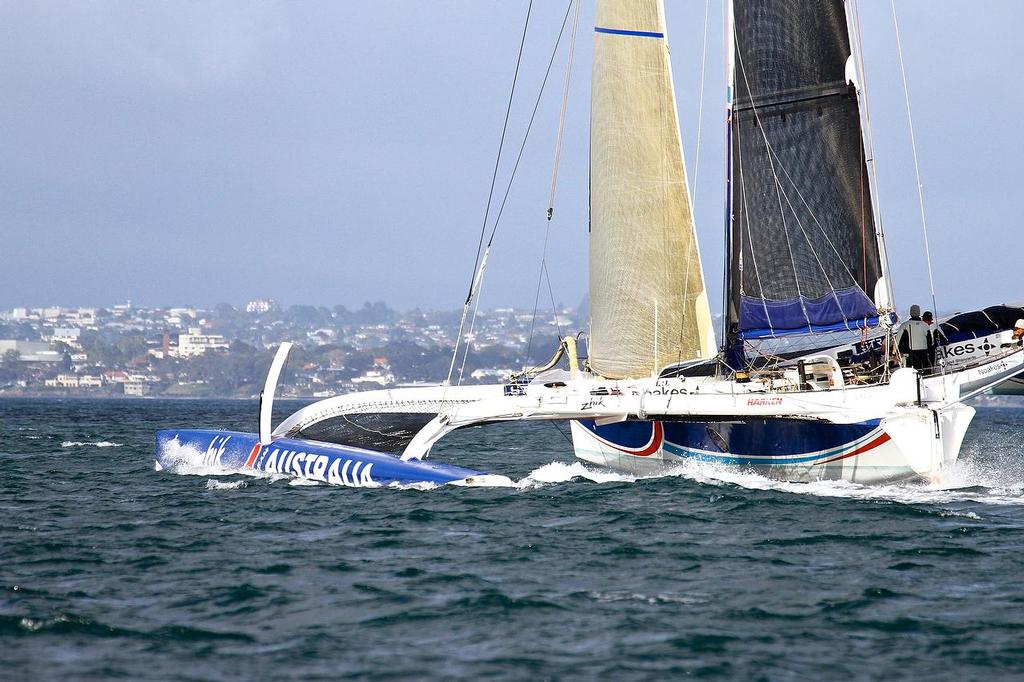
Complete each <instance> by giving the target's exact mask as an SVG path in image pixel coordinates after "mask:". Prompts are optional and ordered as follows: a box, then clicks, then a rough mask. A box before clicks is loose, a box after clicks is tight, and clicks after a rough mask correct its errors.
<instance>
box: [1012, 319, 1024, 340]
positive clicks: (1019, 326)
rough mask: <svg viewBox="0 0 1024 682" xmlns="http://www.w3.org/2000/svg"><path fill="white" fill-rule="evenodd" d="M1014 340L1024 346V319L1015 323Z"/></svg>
mask: <svg viewBox="0 0 1024 682" xmlns="http://www.w3.org/2000/svg"><path fill="white" fill-rule="evenodd" d="M1013 340H1014V341H1016V342H1017V345H1018V346H1024V319H1022V320H1017V321H1016V322H1014V323H1013Z"/></svg>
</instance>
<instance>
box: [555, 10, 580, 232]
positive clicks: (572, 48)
mask: <svg viewBox="0 0 1024 682" xmlns="http://www.w3.org/2000/svg"><path fill="white" fill-rule="evenodd" d="M575 2H576V16H575V17H573V20H572V35H571V36H570V37H569V55H568V57H567V58H566V64H565V79H564V80H563V81H562V108H561V110H560V111H559V113H558V137H557V138H556V139H555V163H554V165H553V166H552V168H551V193H550V194H549V195H548V221H549V222H550V221H551V216H552V215H553V214H554V212H555V190H556V188H557V187H558V165H559V164H558V162H559V160H560V159H561V157H562V134H563V133H564V131H565V110H566V106H567V105H568V103H569V83H570V76H571V75H572V59H573V54H574V53H575V52H576V29H577V28H578V27H579V23H580V0H575ZM569 5H570V7H571V6H572V1H570V3H569ZM566 16H568V14H566ZM564 25H565V24H564V23H563V26H564ZM559 37H561V34H559Z"/></svg>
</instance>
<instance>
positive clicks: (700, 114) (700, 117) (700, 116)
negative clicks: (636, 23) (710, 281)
mask: <svg viewBox="0 0 1024 682" xmlns="http://www.w3.org/2000/svg"><path fill="white" fill-rule="evenodd" d="M710 9H711V0H704V41H703V45H702V47H701V56H700V97H699V98H698V102H697V151H696V152H694V160H693V187H692V188H691V189H690V223H691V224H692V225H693V230H692V234H691V237H692V239H690V242H689V244H688V245H687V247H686V273H685V274H684V275H683V277H684V279H683V305H686V302H687V301H688V300H689V298H690V266H691V265H692V263H691V259H690V254H691V253H692V252H693V245H694V243H695V242H696V241H697V227H696V221H695V219H694V215H693V205H694V202H695V201H696V200H697V182H698V181H699V180H700V147H701V145H700V142H701V132H703V130H704V82H705V78H704V77H705V74H706V68H705V67H706V66H707V61H708V12H709V11H710ZM701 275H702V278H703V272H702V273H701ZM694 308H696V302H694ZM694 312H696V310H695V311H694ZM685 323H686V311H685V309H684V311H683V314H682V315H680V317H679V343H678V344H677V346H676V348H677V350H678V355H677V357H676V362H682V361H683V327H684V325H685Z"/></svg>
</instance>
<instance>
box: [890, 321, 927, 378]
mask: <svg viewBox="0 0 1024 682" xmlns="http://www.w3.org/2000/svg"><path fill="white" fill-rule="evenodd" d="M896 344H897V348H899V349H900V353H902V354H903V356H904V357H905V358H906V359H907V367H913V368H914V369H916V370H917V371H919V372H921V371H924V370H926V369H928V368H929V365H930V364H931V363H930V361H929V358H930V356H931V353H933V352H934V349H935V341H934V337H933V336H932V332H931V329H929V328H928V324H927V323H926V322H924V321H923V320H922V319H921V306H919V305H912V306H910V319H909V320H907V321H906V322H904V323H903V324H901V325H900V328H899V331H898V332H897V333H896Z"/></svg>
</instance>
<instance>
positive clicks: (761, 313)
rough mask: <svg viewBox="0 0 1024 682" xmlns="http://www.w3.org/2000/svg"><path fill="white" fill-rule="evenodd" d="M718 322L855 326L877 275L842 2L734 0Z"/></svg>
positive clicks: (742, 333) (873, 310)
mask: <svg viewBox="0 0 1024 682" xmlns="http://www.w3.org/2000/svg"><path fill="white" fill-rule="evenodd" d="M730 18H731V19H732V22H731V23H732V36H731V38H732V41H731V42H732V55H731V58H732V59H731V67H732V73H733V81H734V82H733V87H734V90H733V93H734V97H735V99H734V101H733V103H732V110H731V116H730V122H729V125H730V144H731V152H730V153H731V160H730V197H731V225H730V235H731V237H730V240H729V245H730V256H729V258H730V260H729V263H728V267H729V276H728V280H729V284H728V288H729V303H728V310H727V315H728V323H729V328H730V330H731V333H732V334H733V335H734V336H735V337H738V338H757V337H763V336H767V335H784V334H788V333H814V332H816V331H819V330H821V329H832V328H834V327H835V326H836V325H845V326H846V327H847V328H849V329H857V328H860V327H862V326H863V325H864V324H866V323H869V322H870V321H871V320H873V319H874V318H875V317H877V313H878V305H877V303H876V301H875V300H873V296H874V294H875V291H876V284H877V282H878V280H879V278H880V276H881V261H880V255H879V247H878V243H877V240H876V234H875V232H876V231H875V225H874V211H873V207H872V201H871V189H870V183H869V179H868V174H867V164H866V160H865V154H864V146H863V141H862V132H861V120H860V109H859V104H858V93H857V89H856V83H855V82H853V81H851V79H850V78H849V73H848V65H849V60H850V56H851V46H850V39H849V32H848V30H847V23H846V22H847V19H846V10H845V6H844V3H843V0H821V2H816V3H806V2H773V3H764V2H757V1H756V0H733V2H732V3H731V14H730Z"/></svg>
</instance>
